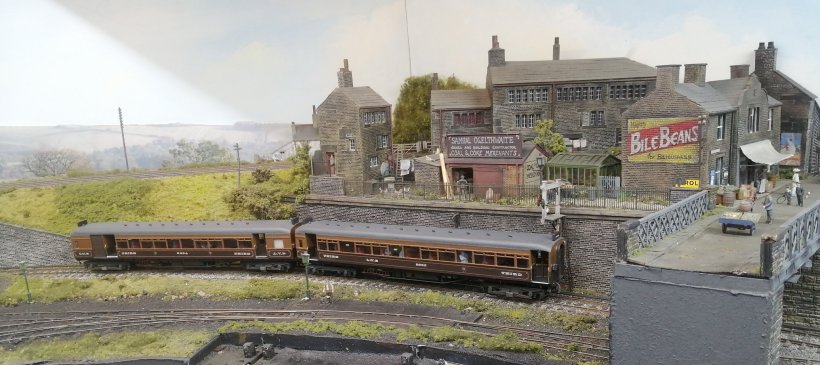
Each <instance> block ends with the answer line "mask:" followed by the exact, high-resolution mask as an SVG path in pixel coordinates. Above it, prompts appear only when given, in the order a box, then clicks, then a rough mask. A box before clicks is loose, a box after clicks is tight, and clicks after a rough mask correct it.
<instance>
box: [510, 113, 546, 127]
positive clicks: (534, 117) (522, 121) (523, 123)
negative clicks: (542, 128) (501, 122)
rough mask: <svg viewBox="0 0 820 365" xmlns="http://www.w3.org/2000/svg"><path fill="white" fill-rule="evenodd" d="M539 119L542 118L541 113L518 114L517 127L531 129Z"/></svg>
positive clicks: (516, 118)
mask: <svg viewBox="0 0 820 365" xmlns="http://www.w3.org/2000/svg"><path fill="white" fill-rule="evenodd" d="M539 120H541V114H516V115H515V127H516V128H529V129H531V128H532V127H533V125H535V122H537V121H539Z"/></svg>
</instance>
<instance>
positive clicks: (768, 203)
mask: <svg viewBox="0 0 820 365" xmlns="http://www.w3.org/2000/svg"><path fill="white" fill-rule="evenodd" d="M763 208H764V209H766V224H771V223H772V220H773V219H774V212H773V210H774V201H773V199H772V194H767V195H766V199H763Z"/></svg>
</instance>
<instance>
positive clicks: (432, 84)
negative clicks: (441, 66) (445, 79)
mask: <svg viewBox="0 0 820 365" xmlns="http://www.w3.org/2000/svg"><path fill="white" fill-rule="evenodd" d="M430 90H438V73H437V72H433V76H432V77H431V78H430Z"/></svg>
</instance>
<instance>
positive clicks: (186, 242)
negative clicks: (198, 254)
mask: <svg viewBox="0 0 820 365" xmlns="http://www.w3.org/2000/svg"><path fill="white" fill-rule="evenodd" d="M182 248H194V240H189V239H184V240H182Z"/></svg>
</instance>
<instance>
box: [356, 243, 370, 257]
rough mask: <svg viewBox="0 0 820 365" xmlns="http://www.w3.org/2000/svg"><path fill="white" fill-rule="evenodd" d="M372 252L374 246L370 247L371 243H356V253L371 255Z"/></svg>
mask: <svg viewBox="0 0 820 365" xmlns="http://www.w3.org/2000/svg"><path fill="white" fill-rule="evenodd" d="M372 252H373V250H372V247H370V245H363V244H361V243H360V244H357V245H356V253H360V254H364V255H370V254H371V253H372Z"/></svg>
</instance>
